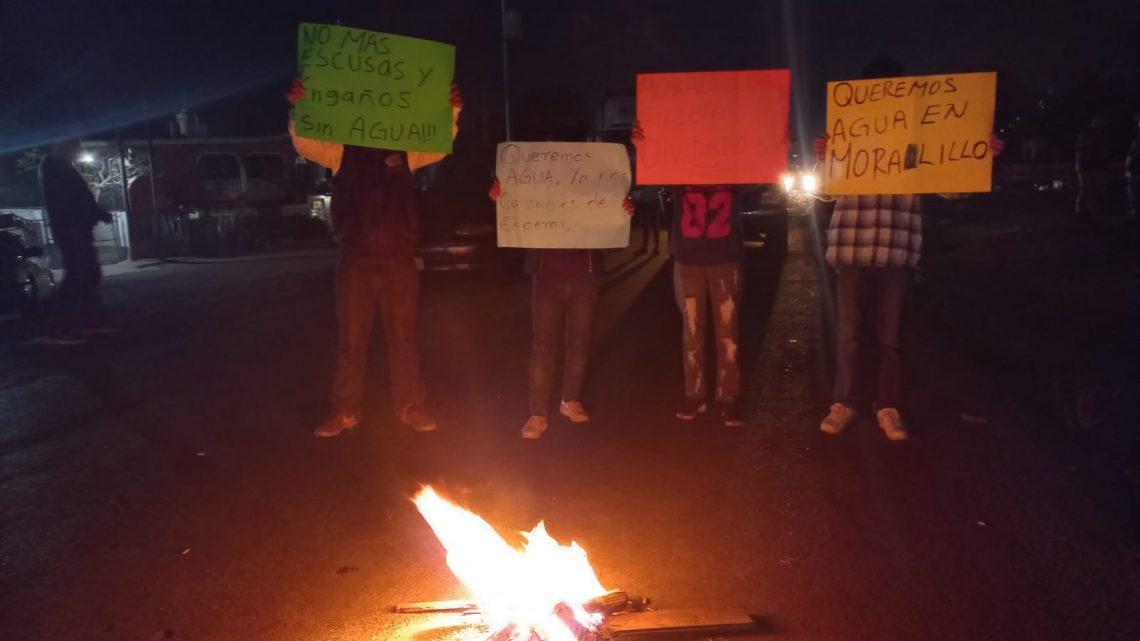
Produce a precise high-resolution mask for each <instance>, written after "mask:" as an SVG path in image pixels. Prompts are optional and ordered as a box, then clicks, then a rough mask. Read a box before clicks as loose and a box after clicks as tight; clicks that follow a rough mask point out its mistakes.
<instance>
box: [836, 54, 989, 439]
mask: <svg viewBox="0 0 1140 641" xmlns="http://www.w3.org/2000/svg"><path fill="white" fill-rule="evenodd" d="M901 75H903V71H902V65H900V64H899V63H897V62H895V61H893V60H885V59H884V60H877V61H875V62H873V63H871V64H870V65H868V67H867V68H866V69H864V70H863V77H864V78H890V77H897V76H901ZM827 143H828V136H827V135H826V134H824V135H823V136H820V137H819V138H817V139H816V141H815V151H816V155H817V157H818V158H819V160H820V162H822V161H823V159H824V158H825V157H826V155H827ZM1003 147H1004V143H1003V142H1002V140H1001V139H1000V138H998V137H997V136H995V135H992V134H991V135H990V150H991V153H992V154H993V155H995V156H996V155H997V154H999V153H1001V150H1002V148H1003ZM921 256H922V198H921V196H920V195H919V194H871V195H858V196H840V197H839V198H838V199H837V201H836V203H835V211H834V213H833V214H832V216H831V224H830V227H829V228H828V230H827V254H826V259H827V263H828V264H829V265H831V267H832V268H834V269H835V272H836V283H837V286H836V307H837V308H838V310H837V311H838V316H839V318H838V332H837V333H838V336H837V344H836V349H835V361H836V363H835V387H834V392H833V393H834V396H833V397H832V398H833V401H834V402H833V404H832V406H831V411H830V412H829V413H828V415H827V418H825V419H824V420H823V422H822V423H821V424H820V426H819V428H820V430H822V431H823V432H826V433H828V434H838V433H839V432H842V431H843V429H844V428H845V427H847V425H849V424H850V423H851V421H852V419H854V417H855V407H854V398H853V391H854V389H853V388H854V382H855V369H856V367H857V364H858V363H859V361H860V360H861V357H862V354H863V348H864V346H863V345H862V344H861V342H860V341H861V339H862V337H863V334H864V330H865V329H866V327H867V326H868V325H870V326H871V327H873V329H874V333H875V337H876V338H877V340H878V347H879V400H878V402H877V403H876V404H875V418H876V419H877V421H878V423H879V427H880V428H881V429H882V430H883V432H884V433H885V434H886V435H887V438H889V439H890V440H892V441H902V440H906V439H907V438H909V436H910V435H909V433H908V432H907V429H906V426H905V424H904V423H903V420H902V416H901V415H900V413H899V406H900V405H901V404H902V401H903V354H902V318H903V308H904V305H905V303H906V293H907V286H908V284H909V283H910V278H911V274H912V270H914V269H915V268H916V267H917V266H918V261H919V259H920V258H921Z"/></svg>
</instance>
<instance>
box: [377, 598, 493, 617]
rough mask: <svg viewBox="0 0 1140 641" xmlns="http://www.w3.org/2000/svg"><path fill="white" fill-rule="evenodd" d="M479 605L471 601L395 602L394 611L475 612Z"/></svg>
mask: <svg viewBox="0 0 1140 641" xmlns="http://www.w3.org/2000/svg"><path fill="white" fill-rule="evenodd" d="M478 610H479V606H478V605H475V604H474V603H473V602H471V601H463V600H458V599H457V600H452V601H417V602H414V603H400V604H397V605H396V607H395V609H394V611H395V612H399V613H400V614H424V613H432V612H477V611H478Z"/></svg>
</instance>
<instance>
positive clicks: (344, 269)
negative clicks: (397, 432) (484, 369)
mask: <svg viewBox="0 0 1140 641" xmlns="http://www.w3.org/2000/svg"><path fill="white" fill-rule="evenodd" d="M304 95H305V90H304V86H303V85H302V84H301V82H300V80H299V79H298V80H296V81H294V86H293V91H292V92H291V93H290V94H289V101H290V103H293V104H296V102H297V101H298V100H301V99H303V97H304ZM451 104H452V112H453V124H452V136H453V137H454V135H455V132H456V126H455V123H456V122H458V118H459V111H460V110H461V109H462V107H463V104H462V101H461V99H460V97H459V91H458V89H456V88H453V89H452V94H451ZM289 132H290V134H292V136H293V145H294V146H295V147H296V148H297V152H298V153H300V154H301V155H302V156H304V157H306V158H308V159H309V160H312V161H313V162H316V163H318V164H320V165H322V166H324V167H327V168H329V169H331V170H332V173H333V188H332V211H331V218H332V224H333V232H334V234H335V236H336V237H337V239H338V240H339V243H340V262H339V264H338V266H337V311H338V314H337V315H338V318H339V322H340V339H339V347H338V351H337V362H336V375H335V379H334V381H333V390H332V405H333V408H332V412H331V413H330V414H329V416H328V417H327V418H326V419H325V420H324V422H322V423H321V425H320V426H318V427H317V429H316V431H314V434H315V435H316V436H318V437H322V438H329V437H333V436H336V435H338V434H340V433H341V432H343V431H345V430H348V429H351V428H353V427H356V425H358V424H359V423H360V412H361V406H362V404H363V398H364V378H365V371H366V368H367V355H368V345H369V342H370V341H371V338H372V330H373V327H374V326H375V325H376V321H377V319H379V320H380V321H381V322H382V324H383V326H384V335H385V337H386V338H387V343H388V375H389V378H390V380H391V389H392V400H393V403H394V405H395V408H394V409H395V413H396V416H397V417H398V418H399V420H400V421H401V422H402V423H404V424H406V425H409V426H410V427H411V428H412V429H414V430H416V431H417V432H429V431H432V430H434V429H436V427H437V423H436V421H435V419H434V418H433V417H432V416H431V414H430V413H429V412H428V409H427V393H426V392H425V390H424V388H423V385H421V384H420V367H419V350H418V348H417V345H416V308H417V306H418V304H419V287H420V281H419V271H418V269H417V267H416V255H415V251H416V240H417V225H416V213H415V203H414V190H413V183H412V178H413V172H414V171H415V170H417V169H419V168H421V167H424V166H426V165H429V164H431V163H434V162H438V161H440V160H442V159H443V158H444V157H445V156H446V154H437V153H428V152H403V151H393V150H390V149H373V148H371V147H360V146H356V145H342V144H339V143H332V142H325V141H320V140H315V139H312V138H305V137H303V136H300V135H298V134H297V132H296V127H295V126H294V125H293V123H290V125H289Z"/></svg>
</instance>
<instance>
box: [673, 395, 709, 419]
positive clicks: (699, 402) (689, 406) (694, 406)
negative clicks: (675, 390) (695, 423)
mask: <svg viewBox="0 0 1140 641" xmlns="http://www.w3.org/2000/svg"><path fill="white" fill-rule="evenodd" d="M707 409H708V404H707V403H705V399H703V398H689V397H685V400H684V401H682V402H681V407H679V408H677V418H679V419H681V420H682V421H691V420H693V419H694V418H696V417H697V414H704V412H705V410H707Z"/></svg>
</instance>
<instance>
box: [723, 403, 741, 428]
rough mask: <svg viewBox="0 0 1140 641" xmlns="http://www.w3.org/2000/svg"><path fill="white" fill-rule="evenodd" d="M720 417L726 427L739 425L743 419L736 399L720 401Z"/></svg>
mask: <svg viewBox="0 0 1140 641" xmlns="http://www.w3.org/2000/svg"><path fill="white" fill-rule="evenodd" d="M720 418H721V420H722V421H724V424H725V426H726V427H740V426H741V425H744V419H743V418H741V416H740V407H739V406H738V405H737V404H736V401H722V402H721V403H720Z"/></svg>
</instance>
